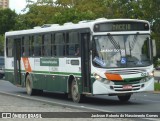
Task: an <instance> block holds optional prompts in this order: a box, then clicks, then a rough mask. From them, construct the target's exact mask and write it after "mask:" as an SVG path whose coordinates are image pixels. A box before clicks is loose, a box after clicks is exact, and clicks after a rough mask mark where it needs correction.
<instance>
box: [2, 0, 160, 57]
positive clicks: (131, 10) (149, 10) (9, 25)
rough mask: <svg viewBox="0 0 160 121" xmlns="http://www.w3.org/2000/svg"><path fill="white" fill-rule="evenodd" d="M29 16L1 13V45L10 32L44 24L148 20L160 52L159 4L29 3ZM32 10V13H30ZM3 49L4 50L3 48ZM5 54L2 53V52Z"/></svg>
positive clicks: (152, 0) (103, 0) (141, 0)
mask: <svg viewBox="0 0 160 121" xmlns="http://www.w3.org/2000/svg"><path fill="white" fill-rule="evenodd" d="M26 2H27V3H28V4H27V6H26V9H25V10H26V13H25V14H19V15H18V14H16V13H15V11H11V10H10V9H5V10H0V16H1V17H0V23H1V24H0V43H2V42H1V41H4V39H3V38H2V36H3V35H4V33H5V32H6V31H12V30H21V29H31V28H33V27H35V26H42V25H43V24H63V23H65V22H73V23H76V22H78V21H81V20H90V19H96V18H101V17H105V18H108V19H110V18H133V19H145V20H148V21H149V22H150V23H151V27H152V38H153V39H155V40H156V44H157V50H160V33H159V29H160V18H159V15H160V6H159V4H160V1H159V0H56V1H55V0H37V2H33V1H32V0H26ZM27 10H28V11H27ZM0 49H2V48H0ZM0 52H1V51H0ZM158 56H159V57H160V53H159V55H158Z"/></svg>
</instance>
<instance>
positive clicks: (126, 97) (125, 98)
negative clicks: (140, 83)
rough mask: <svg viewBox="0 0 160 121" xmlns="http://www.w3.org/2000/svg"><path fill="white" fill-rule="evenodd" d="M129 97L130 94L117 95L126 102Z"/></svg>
mask: <svg viewBox="0 0 160 121" xmlns="http://www.w3.org/2000/svg"><path fill="white" fill-rule="evenodd" d="M130 98H131V94H128V95H121V96H118V99H119V100H120V101H121V102H127V101H128V100H129V99H130Z"/></svg>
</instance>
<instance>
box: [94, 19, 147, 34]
mask: <svg viewBox="0 0 160 121" xmlns="http://www.w3.org/2000/svg"><path fill="white" fill-rule="evenodd" d="M147 30H149V24H148V23H146V22H131V21H125V22H124V21H123V22H106V23H99V24H96V25H94V32H110V31H147Z"/></svg>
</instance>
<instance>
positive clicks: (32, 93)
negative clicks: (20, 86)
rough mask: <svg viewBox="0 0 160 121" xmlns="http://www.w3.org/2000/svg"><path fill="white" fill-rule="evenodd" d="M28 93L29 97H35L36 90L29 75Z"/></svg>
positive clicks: (27, 79)
mask: <svg viewBox="0 0 160 121" xmlns="http://www.w3.org/2000/svg"><path fill="white" fill-rule="evenodd" d="M26 91H27V94H28V95H34V94H35V92H36V90H35V89H33V83H32V79H31V78H30V76H29V75H27V77H26Z"/></svg>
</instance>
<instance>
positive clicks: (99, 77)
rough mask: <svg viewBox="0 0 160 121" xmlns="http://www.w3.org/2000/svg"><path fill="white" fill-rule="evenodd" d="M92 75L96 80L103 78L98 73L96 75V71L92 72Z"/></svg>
mask: <svg viewBox="0 0 160 121" xmlns="http://www.w3.org/2000/svg"><path fill="white" fill-rule="evenodd" d="M93 76H94V78H95V79H96V80H98V81H102V79H103V78H102V77H101V76H100V75H98V74H97V73H94V74H93Z"/></svg>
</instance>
